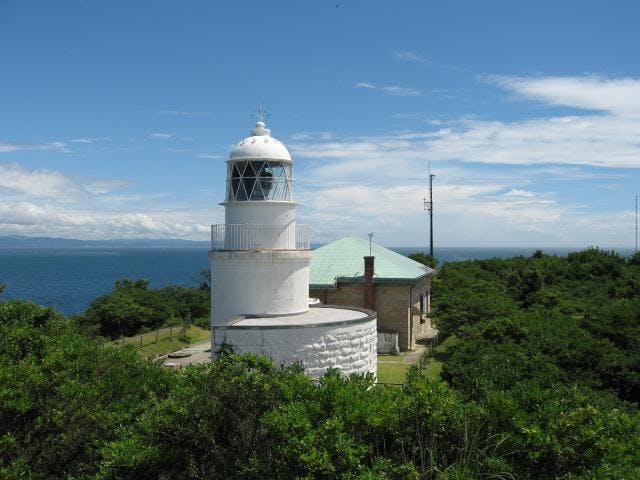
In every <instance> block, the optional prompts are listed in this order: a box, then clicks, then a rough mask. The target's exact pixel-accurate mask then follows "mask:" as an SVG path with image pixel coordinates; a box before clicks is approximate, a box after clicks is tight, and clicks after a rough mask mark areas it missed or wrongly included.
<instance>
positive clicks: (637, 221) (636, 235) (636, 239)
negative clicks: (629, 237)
mask: <svg viewBox="0 0 640 480" xmlns="http://www.w3.org/2000/svg"><path fill="white" fill-rule="evenodd" d="M636 253H638V195H637V194H636Z"/></svg>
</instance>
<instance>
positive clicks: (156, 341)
mask: <svg viewBox="0 0 640 480" xmlns="http://www.w3.org/2000/svg"><path fill="white" fill-rule="evenodd" d="M156 343H158V330H156Z"/></svg>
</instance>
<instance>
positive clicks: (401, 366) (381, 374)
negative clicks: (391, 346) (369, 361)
mask: <svg viewBox="0 0 640 480" xmlns="http://www.w3.org/2000/svg"><path fill="white" fill-rule="evenodd" d="M390 358H398V357H393V356H390V355H378V360H380V359H383V360H385V361H387V360H389V359H390ZM409 365H410V364H409V363H403V362H402V360H400V361H399V362H394V363H378V382H379V383H403V382H404V377H405V376H406V374H407V370H408V369H409Z"/></svg>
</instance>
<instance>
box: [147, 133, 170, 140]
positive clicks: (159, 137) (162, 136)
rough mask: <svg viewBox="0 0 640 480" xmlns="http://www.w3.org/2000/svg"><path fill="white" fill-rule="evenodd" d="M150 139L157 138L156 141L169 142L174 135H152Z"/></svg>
mask: <svg viewBox="0 0 640 480" xmlns="http://www.w3.org/2000/svg"><path fill="white" fill-rule="evenodd" d="M149 137H151V138H155V139H156V140H167V139H169V138H171V137H173V135H171V134H170V133H150V134H149Z"/></svg>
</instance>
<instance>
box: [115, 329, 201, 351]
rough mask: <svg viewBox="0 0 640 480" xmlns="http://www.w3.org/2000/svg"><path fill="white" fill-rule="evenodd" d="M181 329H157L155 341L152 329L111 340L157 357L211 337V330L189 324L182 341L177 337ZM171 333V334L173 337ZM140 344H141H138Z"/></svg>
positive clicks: (116, 343)
mask: <svg viewBox="0 0 640 480" xmlns="http://www.w3.org/2000/svg"><path fill="white" fill-rule="evenodd" d="M181 330H182V328H181V327H173V329H171V328H169V327H167V328H162V329H160V330H158V331H157V338H158V341H157V342H156V332H155V331H153V332H147V333H143V334H142V335H136V336H134V337H126V338H125V339H124V342H123V341H122V340H118V341H116V342H113V344H114V345H121V344H122V343H124V344H125V345H132V346H134V347H136V349H137V350H138V353H139V354H140V356H141V357H157V356H158V355H164V354H166V353H171V352H175V351H176V350H180V349H181V348H184V347H186V346H187V345H191V344H192V343H198V342H202V341H204V340H206V339H208V338H211V330H205V329H204V328H200V327H196V326H193V325H191V326H190V327H189V328H188V329H187V332H186V338H185V339H184V340H186V341H183V340H180V339H179V338H178V335H179V334H180V332H181ZM171 335H173V337H172V336H171ZM141 344H142V346H140V345H141Z"/></svg>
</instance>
